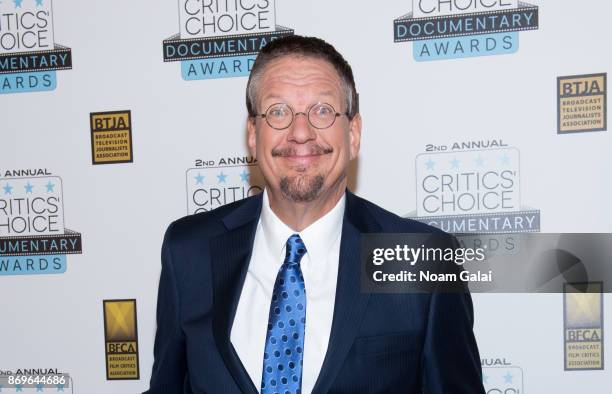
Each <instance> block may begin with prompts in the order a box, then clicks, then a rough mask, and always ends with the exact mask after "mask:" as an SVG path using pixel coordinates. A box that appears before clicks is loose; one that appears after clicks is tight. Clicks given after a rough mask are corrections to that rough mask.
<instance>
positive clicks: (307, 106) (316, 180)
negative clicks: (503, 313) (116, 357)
mask: <svg viewBox="0 0 612 394" xmlns="http://www.w3.org/2000/svg"><path fill="white" fill-rule="evenodd" d="M247 109H248V112H249V119H248V121H247V129H248V145H249V148H250V150H251V152H252V154H253V155H254V156H256V158H257V160H258V163H259V167H260V169H261V171H262V173H263V176H264V178H265V181H266V187H265V190H264V192H263V193H262V194H260V195H257V196H254V197H249V198H246V199H244V200H241V201H239V202H235V203H232V204H229V205H226V206H223V207H221V208H218V209H215V210H213V211H210V212H206V213H201V214H197V215H192V216H188V217H185V218H183V219H180V220H178V221H176V222H174V223H173V224H172V225H171V226H170V227H169V228H168V231H167V233H166V236H165V239H164V245H163V248H162V274H161V279H160V284H159V296H158V309H157V324H158V327H157V335H156V339H155V349H154V353H155V362H154V366H153V373H152V377H151V389H150V390H149V391H148V393H205V392H206V393H240V392H243V393H256V392H262V393H276V392H278V393H300V392H303V393H310V392H314V393H328V392H329V393H382V392H385V393H400V392H401V393H422V392H425V393H432V394H443V393H444V394H463V393H465V394H468V393H469V394H474V393H484V390H483V387H482V383H481V372H480V360H479V355H478V349H477V347H476V342H475V339H474V335H473V332H472V324H473V314H472V304H471V299H470V297H469V294H467V293H461V294H450V293H449V294H438V293H433V294H367V293H362V292H361V291H360V256H359V252H358V251H359V242H360V236H361V234H363V233H377V232H389V233H400V232H406V233H410V232H419V233H430V232H439V231H438V230H435V229H433V228H431V227H428V226H426V225H424V224H420V223H417V222H414V221H410V220H406V219H402V218H400V217H398V216H396V215H394V214H392V213H390V212H387V211H385V210H383V209H382V208H380V207H378V206H376V205H374V204H372V203H370V202H368V201H365V200H363V199H361V198H359V197H357V196H355V195H353V194H352V193H350V192H349V191H348V190H347V189H346V187H347V167H348V165H349V162H350V161H351V160H352V159H354V158H355V157H357V153H358V151H359V144H360V138H361V117H360V115H359V113H358V112H357V93H356V90H355V83H354V80H353V75H352V71H351V68H350V66H349V64H348V63H347V62H346V61H345V60H344V58H343V57H342V56H341V55H340V54H339V53H338V52H336V50H335V49H334V48H333V47H332V46H331V45H329V44H327V43H325V42H324V41H322V40H320V39H317V38H310V37H300V36H291V37H286V38H281V39H278V40H276V41H273V42H272V43H270V44H268V45H267V46H266V47H265V48H263V50H262V51H261V52H260V54H259V55H258V57H257V59H256V61H255V63H254V65H253V69H252V71H251V75H250V78H249V82H248V86H247Z"/></svg>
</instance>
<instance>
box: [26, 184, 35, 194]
mask: <svg viewBox="0 0 612 394" xmlns="http://www.w3.org/2000/svg"><path fill="white" fill-rule="evenodd" d="M24 187H25V189H26V193H32V189H34V186H32V185H31V184H30V182H28V184H27V185H25V186H24Z"/></svg>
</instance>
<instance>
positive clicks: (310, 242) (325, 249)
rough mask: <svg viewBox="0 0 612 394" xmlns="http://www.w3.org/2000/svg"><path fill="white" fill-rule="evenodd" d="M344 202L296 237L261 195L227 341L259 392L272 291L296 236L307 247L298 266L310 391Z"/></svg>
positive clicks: (331, 294)
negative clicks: (288, 245) (287, 246)
mask: <svg viewBox="0 0 612 394" xmlns="http://www.w3.org/2000/svg"><path fill="white" fill-rule="evenodd" d="M345 200H346V197H345V196H342V198H341V199H340V200H339V201H338V203H337V204H336V206H335V207H334V208H333V209H332V210H331V211H329V212H328V213H327V214H325V216H323V217H321V218H320V219H319V220H317V221H316V222H314V223H312V224H311V225H310V226H308V227H307V228H305V229H304V230H302V231H300V232H296V231H293V230H292V229H291V228H290V227H289V226H287V225H286V224H285V223H283V222H282V221H281V220H280V219H279V218H278V216H276V214H275V213H274V212H273V211H272V209H271V208H270V203H269V200H268V194H267V191H266V190H264V192H263V203H262V208H261V216H260V218H259V223H258V224H257V230H256V232H255V240H254V243H253V253H252V254H251V260H250V262H249V268H248V272H247V274H246V278H245V281H244V287H243V288H242V293H241V294H240V300H239V301H238V307H237V309H236V316H235V318H234V323H233V325H232V331H231V336H230V340H231V342H232V345H233V346H234V349H236V353H238V356H239V357H240V360H241V361H242V364H243V365H244V367H245V369H246V370H247V372H248V373H249V376H250V377H251V380H252V381H253V383H254V384H255V387H256V388H257V390H258V391H260V389H261V377H262V372H263V354H264V348H265V345H266V330H267V326H268V317H269V316H268V315H269V313H270V303H271V301H272V290H273V289H274V282H275V280H276V275H277V274H278V271H279V269H280V267H281V265H282V264H283V261H284V260H285V244H286V242H287V239H288V238H289V237H290V236H291V235H292V234H296V233H297V234H299V235H300V237H301V238H302V240H303V241H304V245H305V246H306V254H305V255H304V257H302V260H301V262H300V267H301V269H302V274H303V276H304V286H305V288H306V327H305V330H306V332H305V335H304V356H303V357H304V359H303V367H302V392H303V393H310V392H312V389H313V388H314V385H315V382H316V381H317V377H318V376H319V371H320V370H321V366H322V365H323V359H324V358H325V353H326V352H327V345H328V343H329V334H330V331H331V325H332V317H333V314H334V301H335V298H336V280H337V277H338V260H339V256H340V238H341V237H340V235H341V233H342V220H343V217H344V206H345V203H346V202H345Z"/></svg>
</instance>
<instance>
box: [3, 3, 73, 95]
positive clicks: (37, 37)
mask: <svg viewBox="0 0 612 394" xmlns="http://www.w3.org/2000/svg"><path fill="white" fill-rule="evenodd" d="M70 68H72V54H71V51H70V48H67V47H64V46H61V45H58V44H55V43H54V37H53V13H52V7H51V0H2V1H0V93H22V92H39V91H46V90H54V89H55V87H56V86H57V79H56V76H55V72H56V70H66V69H70Z"/></svg>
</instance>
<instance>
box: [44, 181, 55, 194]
mask: <svg viewBox="0 0 612 394" xmlns="http://www.w3.org/2000/svg"><path fill="white" fill-rule="evenodd" d="M45 186H46V187H47V193H51V192H52V191H53V188H54V187H55V184H54V183H51V181H49V183H47V184H46V185H45Z"/></svg>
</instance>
